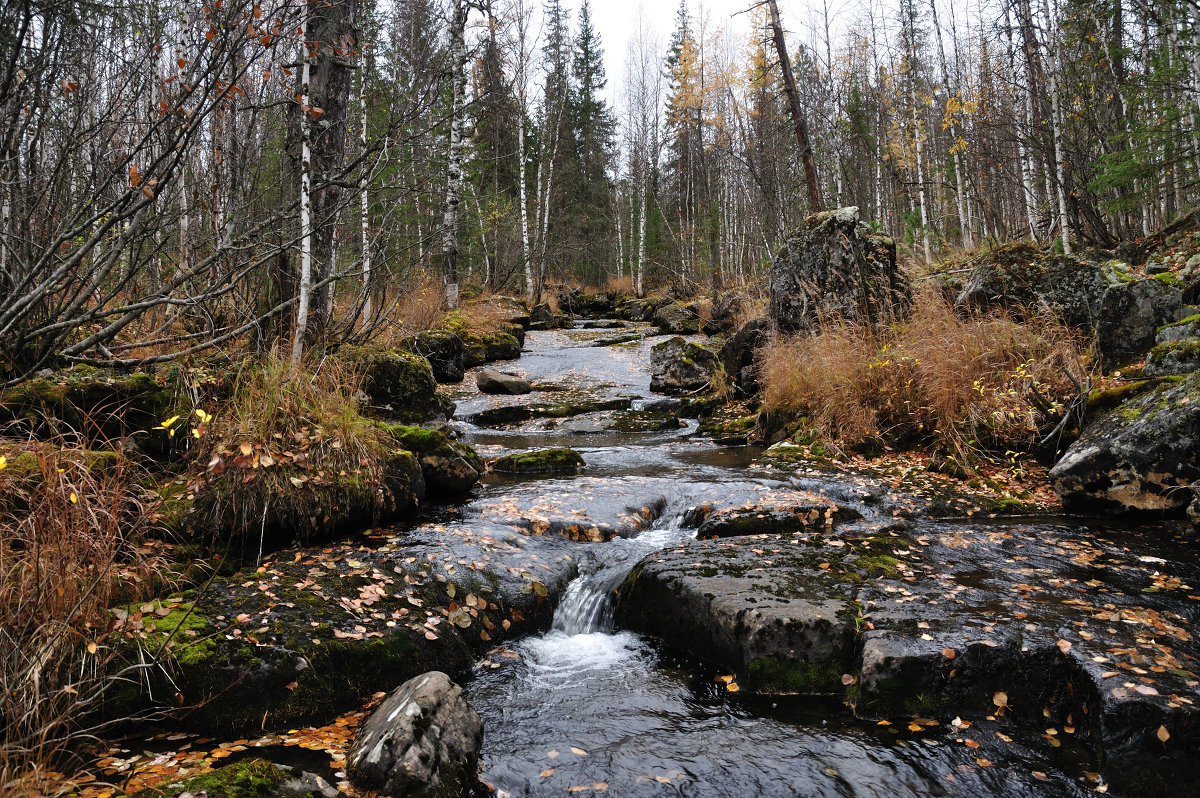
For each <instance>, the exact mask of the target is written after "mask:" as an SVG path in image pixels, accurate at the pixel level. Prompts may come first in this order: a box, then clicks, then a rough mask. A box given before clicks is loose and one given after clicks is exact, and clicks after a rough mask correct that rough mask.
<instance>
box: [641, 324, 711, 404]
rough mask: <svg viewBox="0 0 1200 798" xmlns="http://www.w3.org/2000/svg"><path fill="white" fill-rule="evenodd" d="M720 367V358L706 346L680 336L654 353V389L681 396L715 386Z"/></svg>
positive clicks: (652, 358) (651, 380) (651, 364)
mask: <svg viewBox="0 0 1200 798" xmlns="http://www.w3.org/2000/svg"><path fill="white" fill-rule="evenodd" d="M719 368H720V361H719V360H718V359H717V356H716V355H715V354H714V353H713V352H711V351H710V350H708V349H705V348H704V347H703V346H700V345H699V344H697V343H695V342H692V341H685V340H684V339H683V338H681V337H679V336H676V337H674V338H669V339H667V340H666V341H663V342H662V343H660V344H655V346H654V348H653V349H651V350H650V390H652V391H654V392H655V393H668V394H680V393H690V392H693V391H702V390H704V389H706V388H708V387H710V386H711V385H712V382H713V377H714V376H715V375H716V373H717V370H718V369H719Z"/></svg>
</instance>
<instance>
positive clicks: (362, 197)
mask: <svg viewBox="0 0 1200 798" xmlns="http://www.w3.org/2000/svg"><path fill="white" fill-rule="evenodd" d="M358 117H359V119H358V121H359V125H360V127H361V128H362V129H361V130H359V131H358V143H359V145H360V146H361V147H362V151H363V152H364V153H365V152H366V151H367V65H366V63H364V59H363V58H361V57H360V58H359V69H358ZM368 171H369V170H368V169H367V166H366V164H365V162H364V165H363V174H362V177H361V178H360V180H359V187H358V202H359V227H360V233H361V242H360V243H361V246H362V292H363V304H362V322H363V326H364V327H365V326H369V325H370V323H371V225H370V216H369V206H368V203H367V179H368V178H369V177H370V175H369V174H368Z"/></svg>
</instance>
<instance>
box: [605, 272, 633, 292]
mask: <svg viewBox="0 0 1200 798" xmlns="http://www.w3.org/2000/svg"><path fill="white" fill-rule="evenodd" d="M604 290H606V291H608V293H610V294H619V295H620V296H633V278H632V277H609V278H608V283H607V284H605V286H604Z"/></svg>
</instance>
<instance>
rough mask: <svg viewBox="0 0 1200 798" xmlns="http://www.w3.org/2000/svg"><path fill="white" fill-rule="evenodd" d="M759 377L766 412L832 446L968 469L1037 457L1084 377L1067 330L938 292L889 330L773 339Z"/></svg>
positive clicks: (832, 329) (831, 328) (834, 329)
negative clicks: (995, 456)
mask: <svg viewBox="0 0 1200 798" xmlns="http://www.w3.org/2000/svg"><path fill="white" fill-rule="evenodd" d="M761 368H762V383H763V394H764V399H763V405H764V407H765V408H767V409H770V410H777V411H782V412H784V413H792V414H796V415H800V414H804V415H807V416H808V419H809V422H810V423H811V424H812V425H813V427H814V428H815V429H814V431H815V432H816V433H818V434H820V435H821V436H823V437H825V438H826V439H828V440H831V441H834V442H841V443H842V444H844V445H848V446H852V447H853V446H859V445H862V444H864V443H867V442H870V441H880V442H884V443H889V444H902V445H903V444H908V443H914V442H923V443H930V442H931V443H932V444H933V445H934V447H935V449H937V450H939V451H940V452H941V453H943V454H946V455H949V456H952V457H954V458H955V459H956V460H958V461H959V463H960V464H962V465H968V464H969V463H970V462H972V461H974V460H975V459H977V458H978V456H979V455H981V454H987V453H997V452H1006V451H1010V450H1015V451H1028V450H1030V449H1031V448H1033V447H1035V446H1036V444H1037V443H1038V441H1039V440H1040V438H1041V437H1042V436H1043V435H1044V434H1045V432H1046V430H1047V429H1048V428H1049V427H1050V426H1052V425H1054V424H1055V423H1057V422H1058V421H1059V420H1060V419H1061V417H1062V414H1063V413H1064V412H1065V411H1066V407H1067V405H1068V404H1069V403H1070V401H1071V400H1072V399H1073V398H1074V397H1075V396H1076V395H1077V394H1078V390H1079V386H1080V385H1082V384H1083V382H1084V380H1085V377H1086V375H1085V374H1084V373H1082V372H1083V370H1084V369H1085V368H1086V365H1085V358H1084V356H1083V354H1082V351H1081V345H1080V342H1079V340H1078V337H1077V336H1076V335H1075V334H1074V333H1072V331H1071V330H1070V329H1068V328H1067V327H1065V326H1063V325H1062V324H1061V323H1058V322H1057V321H1055V320H1053V319H1051V318H1048V317H1039V318H1034V319H1029V320H1026V321H1024V322H1022V323H1020V324H1018V323H1017V322H1015V321H1014V320H1013V319H1012V318H1010V317H1008V316H1006V315H1002V314H991V315H983V314H978V313H972V314H968V315H959V314H957V313H955V310H954V308H953V307H952V306H951V305H950V304H949V303H948V302H947V301H946V300H945V299H943V298H942V297H940V296H938V295H936V294H934V293H933V292H932V291H930V292H928V293H926V294H925V295H923V296H922V297H920V298H918V300H917V301H916V302H915V303H914V310H913V313H912V315H911V316H910V317H909V319H908V320H907V321H905V322H903V323H900V324H897V325H894V326H892V327H890V328H886V329H881V330H872V329H870V328H866V327H860V326H853V325H847V324H826V325H824V326H823V327H822V329H821V330H820V331H818V332H816V333H813V334H807V335H800V336H798V337H795V338H791V339H785V340H776V341H775V342H773V343H771V344H770V345H768V347H767V348H766V350H765V351H764V353H763V358H762V367H761Z"/></svg>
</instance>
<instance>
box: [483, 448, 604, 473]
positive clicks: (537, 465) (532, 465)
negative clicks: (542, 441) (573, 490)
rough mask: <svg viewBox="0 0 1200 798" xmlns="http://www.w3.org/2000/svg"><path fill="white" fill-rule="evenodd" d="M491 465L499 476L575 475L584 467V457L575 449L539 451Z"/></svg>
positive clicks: (498, 460)
mask: <svg viewBox="0 0 1200 798" xmlns="http://www.w3.org/2000/svg"><path fill="white" fill-rule="evenodd" d="M491 465H492V470H493V471H495V472H496V473H498V474H574V473H575V472H576V471H578V470H579V469H580V468H582V467H583V457H582V456H580V454H579V453H578V452H576V451H575V450H574V449H566V448H558V449H539V450H536V451H532V452H521V453H520V454H510V455H507V456H505V457H501V458H498V459H496V460H493V461H492V464H491Z"/></svg>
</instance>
